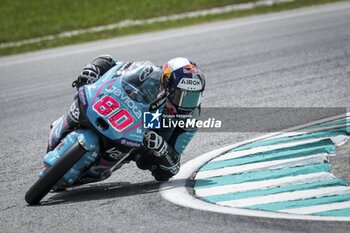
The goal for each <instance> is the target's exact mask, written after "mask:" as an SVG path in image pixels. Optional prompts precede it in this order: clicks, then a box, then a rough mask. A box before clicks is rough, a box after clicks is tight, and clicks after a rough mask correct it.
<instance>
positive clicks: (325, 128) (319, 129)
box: [269, 125, 346, 139]
mask: <svg viewBox="0 0 350 233" xmlns="http://www.w3.org/2000/svg"><path fill="white" fill-rule="evenodd" d="M345 126H346V125H333V126H326V127H319V128H312V129H305V130H303V131H298V132H295V131H292V132H287V133H284V134H281V135H276V136H274V137H270V138H269V139H277V138H281V137H291V136H298V135H302V134H307V133H315V132H319V131H326V130H331V129H337V128H343V127H345Z"/></svg>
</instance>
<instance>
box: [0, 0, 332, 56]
mask: <svg viewBox="0 0 350 233" xmlns="http://www.w3.org/2000/svg"><path fill="white" fill-rule="evenodd" d="M336 1H338V0H298V1H295V2H290V3H281V4H275V5H273V6H268V7H267V6H266V7H258V8H256V9H251V10H244V11H235V12H230V13H225V14H219V15H210V16H201V17H196V18H191V19H181V20H176V21H167V22H160V23H153V24H144V25H139V26H130V27H127V28H117V29H114V30H110V31H103V32H101V33H86V34H81V35H78V36H73V37H69V38H60V39H54V40H50V41H42V42H38V43H33V44H27V45H22V46H18V47H9V48H0V56H3V55H8V54H14V53H20V52H27V51H33V50H39V49H44V48H50V47H57V46H62V45H68V44H76V43H81V42H87V41H92V40H97V39H104V38H111V37H116V36H123V35H129V34H135V33H142V32H149V31H155V30H161V29H166V28H174V27H183V26H188V25H191V24H198V23H205V22H212V21H217V20H223V19H229V18H236V17H242V16H248V15H253V14H263V13H268V12H275V11H282V10H287V9H293V8H298V7H303V6H310V5H316V4H323V3H329V2H336ZM237 2H249V1H248V0H220V1H211V0H192V1H188V0H177V1H171V0H144V1H142V0H140V1H137V0H129V1H127V0H118V1H111V0H108V1H107V0H106V1H102V0H101V1H98V0H96V1H92V0H91V1H84V0H74V1H72V0H70V1H68V0H57V1H54V0H52V1H48V0H33V1H26V0H12V1H11V2H10V1H9V0H1V3H0V13H1V14H0V30H1V34H0V43H4V42H10V41H17V40H22V39H28V38H33V37H39V36H45V35H49V34H57V33H60V32H63V31H69V30H74V29H80V28H89V27H92V26H97V25H105V24H110V23H115V22H119V21H121V20H125V19H145V18H153V17H157V16H163V15H169V14H175V13H179V12H184V11H193V10H198V9H206V8H212V7H214V6H222V5H227V4H232V3H237ZM6 4H8V5H7V6H6ZM5 6H6V7H5ZM25 9H27V10H25ZM16 12H18V14H16ZM7 16H10V17H7Z"/></svg>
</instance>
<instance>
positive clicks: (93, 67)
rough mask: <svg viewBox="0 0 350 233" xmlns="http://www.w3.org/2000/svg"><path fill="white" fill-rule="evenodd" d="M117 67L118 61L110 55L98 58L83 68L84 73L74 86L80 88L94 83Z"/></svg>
mask: <svg viewBox="0 0 350 233" xmlns="http://www.w3.org/2000/svg"><path fill="white" fill-rule="evenodd" d="M115 65H116V61H115V59H113V58H112V57H111V56H110V55H101V56H98V57H96V58H95V59H94V60H92V62H91V63H90V64H87V65H86V66H85V67H84V68H83V71H82V72H81V73H80V75H79V76H78V78H77V80H75V81H74V82H73V83H72V86H73V87H77V88H79V87H81V86H83V85H85V84H91V83H94V82H96V81H97V80H98V79H99V78H100V76H102V75H104V74H105V73H106V72H107V71H108V70H109V69H111V68H112V67H113V66H115Z"/></svg>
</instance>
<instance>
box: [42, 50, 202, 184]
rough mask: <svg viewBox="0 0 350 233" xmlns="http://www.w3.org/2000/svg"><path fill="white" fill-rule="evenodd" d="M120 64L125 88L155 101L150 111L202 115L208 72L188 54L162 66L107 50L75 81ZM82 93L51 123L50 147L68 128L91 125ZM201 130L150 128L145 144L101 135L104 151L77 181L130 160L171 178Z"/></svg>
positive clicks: (131, 94)
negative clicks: (84, 114) (119, 56)
mask: <svg viewBox="0 0 350 233" xmlns="http://www.w3.org/2000/svg"><path fill="white" fill-rule="evenodd" d="M117 65H118V66H120V67H121V68H118V72H119V73H120V75H121V76H123V79H122V84H123V88H124V90H125V91H126V93H127V94H128V95H129V97H130V98H132V99H134V100H136V101H149V102H151V104H150V111H152V112H153V111H157V113H158V114H160V115H161V114H164V115H171V116H174V118H173V120H175V121H176V120H179V118H180V117H181V116H191V117H194V118H198V117H199V115H200V103H201V96H202V93H203V91H204V88H205V78H204V74H203V72H202V71H201V69H200V68H199V66H198V65H197V64H196V63H194V62H192V61H190V60H189V59H187V58H173V59H171V60H169V61H168V62H166V63H165V64H164V65H163V66H156V65H154V64H153V63H151V62H149V61H146V62H121V61H117V60H115V59H113V58H112V57H111V56H110V55H102V56H99V57H97V58H95V59H94V60H93V61H92V62H91V63H89V64H87V65H86V66H85V67H84V68H83V70H82V72H81V74H80V75H79V76H78V78H77V79H76V80H75V81H74V82H73V83H72V86H73V87H76V88H77V89H78V90H79V89H80V88H82V87H83V86H84V85H89V84H94V83H95V82H96V81H97V80H99V79H100V78H101V77H103V75H104V74H105V73H106V72H108V71H109V70H110V69H112V68H113V67H115V66H117ZM97 88H98V87H97ZM140 90H141V91H140ZM78 96H79V93H77V95H76V97H75V101H74V102H73V104H72V106H71V107H70V109H69V111H68V112H67V113H66V114H65V115H64V116H62V117H61V118H59V119H57V120H56V121H55V122H53V123H52V125H51V132H50V136H49V144H48V151H51V150H53V149H54V148H55V147H56V146H57V145H58V144H59V142H60V140H61V139H62V138H63V137H64V136H65V135H67V134H68V133H69V132H71V131H73V130H74V129H76V128H79V127H81V126H82V125H87V123H86V122H85V121H86V119H83V118H82V117H81V114H79V112H80V110H79V105H80V103H79V97H78ZM196 131H197V129H196V128H181V127H179V126H176V127H172V128H162V127H159V128H157V129H148V130H146V132H145V135H144V140H143V143H142V145H138V144H135V143H134V144H133V143H132V142H126V141H125V140H124V142H115V141H111V140H109V139H108V138H107V137H104V136H102V135H100V138H101V140H100V141H101V148H102V152H101V153H100V155H99V156H98V159H97V160H96V161H95V162H94V163H93V164H91V166H89V168H87V169H86V170H85V171H84V172H83V173H82V174H81V175H80V178H79V179H78V180H77V182H76V183H75V184H83V183H89V182H95V181H99V180H103V179H106V178H108V177H109V176H110V175H111V173H112V171H113V170H115V169H117V168H119V167H120V166H122V165H123V164H125V163H127V162H130V161H131V160H133V161H135V162H136V165H137V167H138V168H140V169H142V170H150V171H151V173H152V175H153V176H154V178H155V179H156V180H158V181H167V180H169V178H170V177H172V176H174V175H175V174H177V173H178V171H179V169H180V159H181V155H182V153H183V151H184V150H185V148H186V146H187V145H188V143H189V142H190V141H191V139H192V138H193V136H194V135H195V133H196ZM62 186H64V182H63V183H62Z"/></svg>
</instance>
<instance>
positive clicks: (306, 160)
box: [195, 153, 330, 180]
mask: <svg viewBox="0 0 350 233" xmlns="http://www.w3.org/2000/svg"><path fill="white" fill-rule="evenodd" d="M329 156H330V155H329V154H326V153H325V154H316V155H311V156H306V157H298V158H292V159H281V160H273V161H267V162H259V163H252V164H246V165H239V166H234V167H225V168H220V169H214V170H207V171H199V172H197V174H196V177H195V179H196V180H198V179H205V178H211V177H217V176H225V175H231V174H238V173H242V172H250V171H260V170H275V169H281V168H289V167H298V166H304V165H307V164H312V163H324V162H326V161H328V157H329Z"/></svg>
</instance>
